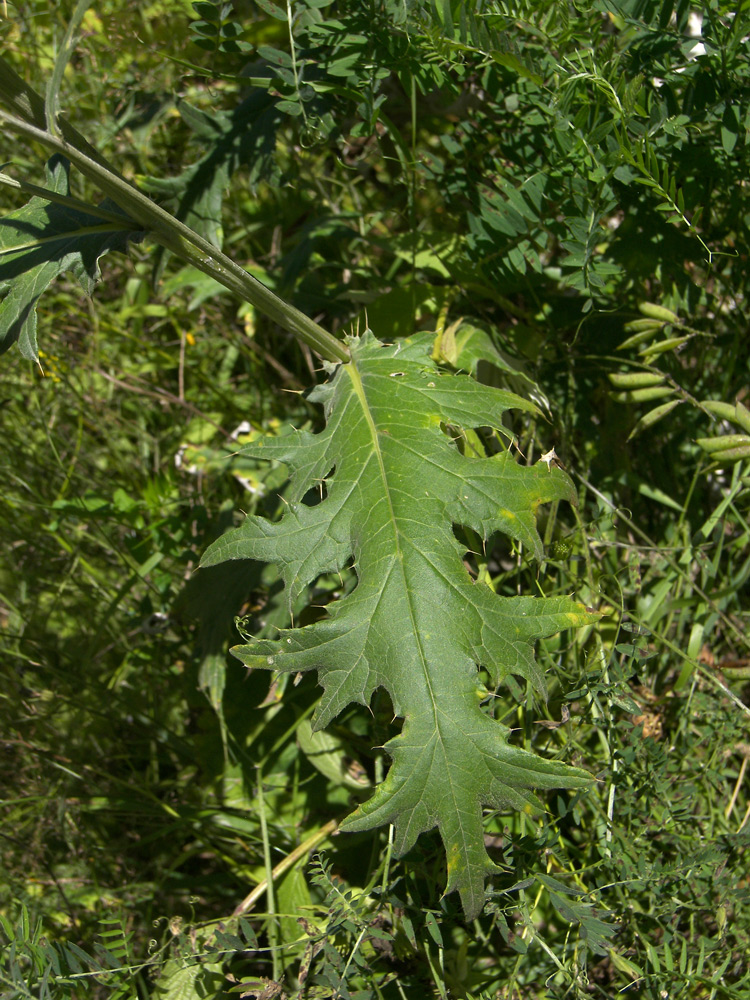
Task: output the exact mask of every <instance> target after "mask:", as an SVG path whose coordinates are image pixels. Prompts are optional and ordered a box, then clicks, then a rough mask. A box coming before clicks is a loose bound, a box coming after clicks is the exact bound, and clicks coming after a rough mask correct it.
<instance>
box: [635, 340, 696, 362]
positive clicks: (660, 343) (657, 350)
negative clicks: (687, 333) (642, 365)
mask: <svg viewBox="0 0 750 1000" xmlns="http://www.w3.org/2000/svg"><path fill="white" fill-rule="evenodd" d="M687 340H690V337H668V338H667V339H666V340H657V341H656V343H655V344H651V345H650V346H648V347H644V348H643V349H642V350H640V351H639V352H638V353H639V354H647V355H648V356H649V357H651V355H653V354H664V353H665V352H666V351H673V350H674V349H675V348H676V347H679V346H680V344H684V343H685V341H687Z"/></svg>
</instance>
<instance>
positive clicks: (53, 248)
mask: <svg viewBox="0 0 750 1000" xmlns="http://www.w3.org/2000/svg"><path fill="white" fill-rule="evenodd" d="M68 167H69V164H68V161H67V160H66V159H65V158H64V157H62V156H57V155H56V156H53V157H52V159H51V160H50V161H49V163H48V164H47V183H48V190H49V191H50V194H51V195H58V196H60V200H59V201H54V200H49V201H47V200H45V199H44V198H41V197H34V198H32V199H31V200H30V201H29V202H28V204H27V205H24V207H23V208H21V209H19V210H18V211H17V212H13V213H11V214H10V215H6V216H5V217H4V218H2V219H0V290H2V286H3V284H4V283H6V282H7V283H9V284H10V289H9V291H8V292H7V294H6V296H5V298H4V299H2V301H1V302H0V354H2V353H4V352H5V351H7V350H8V348H9V347H10V346H11V345H12V344H14V343H16V341H17V342H18V348H19V350H20V352H21V354H22V355H23V356H24V357H25V358H28V359H29V360H30V361H37V360H38V357H39V355H38V349H37V336H36V327H37V322H36V307H37V303H38V301H39V299H40V297H41V296H42V295H43V294H44V292H45V291H46V290H47V288H48V287H49V285H50V284H51V283H52V282H53V281H54V280H55V279H56V278H58V277H59V276H60V275H61V274H64V273H65V272H66V271H70V272H71V273H72V274H74V275H75V277H76V278H77V279H78V281H79V283H80V285H81V287H82V288H83V290H84V291H85V292H86V293H87V294H91V292H92V291H93V289H94V285H95V283H96V281H97V279H98V278H99V258H100V257H101V256H102V255H103V254H105V253H106V252H107V251H108V250H126V249H127V244H128V241H129V240H139V239H141V238H142V237H143V232H142V231H139V227H138V226H137V224H136V223H134V222H132V221H131V220H130V219H128V217H127V216H126V215H123V214H122V212H121V210H120V209H118V208H117V206H116V205H114V204H113V203H111V202H104V203H103V204H102V205H101V206H99V207H100V209H101V211H102V215H101V216H100V215H97V214H95V212H96V210H95V209H92V211H91V212H88V213H87V212H85V211H82V210H81V209H80V208H79V207H78V203H77V202H76V201H75V199H71V198H69V197H68V191H69V186H68ZM66 202H67V203H66ZM118 217H121V221H120V218H118Z"/></svg>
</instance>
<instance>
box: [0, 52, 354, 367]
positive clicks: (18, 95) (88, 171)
mask: <svg viewBox="0 0 750 1000" xmlns="http://www.w3.org/2000/svg"><path fill="white" fill-rule="evenodd" d="M15 76H16V75H15V73H14V72H13V70H11V69H10V67H8V66H7V65H6V64H4V63H3V60H2V59H0V100H2V101H4V102H5V103H6V104H9V105H10V106H11V107H12V108H13V109H14V110H15V111H16V112H18V113H19V114H20V115H21V117H16V116H15V115H11V114H8V113H7V112H5V111H0V122H2V123H3V124H5V125H6V127H7V128H9V129H11V130H12V131H13V132H16V133H18V134H20V135H24V136H26V138H28V139H34V140H36V141H37V142H40V143H41V144H42V145H44V146H46V147H47V148H48V149H50V150H52V151H53V152H55V153H60V154H62V155H63V156H65V157H66V158H67V159H68V160H70V162H71V163H73V164H75V166H76V167H78V169H79V170H80V171H81V173H82V174H83V175H84V176H85V177H88V179H89V180H90V181H92V183H94V184H95V185H96V186H97V187H98V188H99V190H100V191H101V192H102V193H103V194H105V195H106V196H107V197H108V198H111V200H112V201H113V202H115V204H116V205H118V206H119V207H120V208H121V209H123V210H124V211H125V212H127V214H128V215H129V216H130V218H131V219H133V220H134V221H135V222H136V223H137V224H138V225H139V226H142V227H143V229H145V230H146V231H147V232H148V233H149V234H150V235H151V237H152V238H153V239H154V240H155V241H156V242H157V243H159V244H160V245H161V246H163V247H164V248H165V249H167V250H170V251H171V252H172V253H173V254H175V256H177V257H179V258H180V259H181V260H184V261H186V262H187V263H189V264H192V265H193V267H196V268H197V269H198V270H199V271H202V272H203V273H204V274H207V275H209V276H210V277H212V278H214V279H215V280H216V281H218V282H219V283H220V284H222V285H224V287H225V288H228V289H230V291H233V292H234V293H235V294H236V295H238V296H239V297H240V298H241V299H243V300H244V301H246V302H250V303H251V304H252V305H254V306H255V307H256V308H257V309H258V310H260V312H262V313H264V314H265V315H266V316H268V318H269V319H271V320H272V321H273V322H274V323H277V324H278V325H279V326H280V327H282V328H283V329H285V330H288V331H289V332H290V333H291V334H293V335H294V336H295V337H297V338H298V339H299V340H302V341H303V342H304V343H306V344H307V345H308V346H309V347H311V348H312V349H313V350H314V351H317V353H318V354H320V355H321V357H323V358H325V359H326V360H327V361H332V362H345V361H348V360H349V358H350V354H349V350H348V348H347V347H346V346H345V345H344V344H342V343H341V342H340V341H339V340H337V339H336V338H335V337H334V336H332V335H331V334H330V333H328V332H327V331H326V330H324V329H323V327H322V326H319V325H318V324H317V323H315V322H314V321H313V320H311V319H310V318H309V316H305V314H304V313H303V312H300V310H299V309H296V308H295V307H294V306H292V305H289V304H288V303H287V302H284V300H283V299H281V298H279V296H278V295H275V294H274V293H273V292H272V291H271V290H270V289H269V288H266V286H265V285H263V284H262V283H261V282H260V281H258V280H257V279H256V278H254V277H253V276H252V275H250V274H248V273H247V271H246V270H245V269H244V268H243V267H241V266H240V265H239V264H236V263H235V262H234V261H233V260H231V259H230V258H229V257H227V256H226V254H224V253H222V252H221V251H220V250H217V248H216V247H214V246H213V245H212V244H211V243H209V242H208V240H206V239H204V238H203V237H202V236H200V235H199V234H198V233H196V232H194V231H193V230H192V229H190V227H189V226H186V225H185V224H184V223H182V222H180V221H179V219H176V218H175V217H174V216H172V215H170V213H169V212H166V211H165V210H164V209H163V208H161V207H160V206H159V205H157V204H155V202H153V201H151V199H150V198H148V197H147V196H146V195H144V194H143V193H142V192H141V191H139V190H138V189H137V188H136V187H134V186H133V185H132V184H131V183H130V182H129V181H127V180H125V178H124V177H122V176H121V175H120V174H118V173H117V172H116V171H115V170H113V168H112V167H111V166H110V165H109V164H108V163H107V162H106V160H103V158H102V157H101V156H100V155H99V154H98V153H97V151H96V150H95V149H94V148H93V147H92V146H90V145H89V143H88V142H87V141H86V140H85V139H84V138H83V136H80V135H79V133H78V132H77V131H76V130H75V129H74V128H72V126H69V125H67V123H65V122H64V120H63V119H59V121H58V127H59V128H60V133H61V138H58V137H56V136H53V135H51V134H50V133H49V132H48V131H47V130H46V129H45V128H43V127H40V125H39V120H40V118H41V120H42V124H43V122H44V101H43V100H42V98H41V97H40V96H39V95H38V94H36V92H35V91H33V90H32V89H31V88H30V87H27V86H26V85H25V84H24V83H23V81H22V80H20V78H15V79H14V77H15Z"/></svg>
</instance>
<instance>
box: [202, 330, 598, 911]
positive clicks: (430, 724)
mask: <svg viewBox="0 0 750 1000" xmlns="http://www.w3.org/2000/svg"><path fill="white" fill-rule="evenodd" d="M350 346H351V350H352V361H351V363H348V364H344V365H341V366H340V367H339V368H338V369H337V371H336V373H335V375H333V377H332V379H331V381H330V382H328V383H327V384H326V385H324V386H322V387H320V388H319V389H317V390H316V391H315V393H314V397H313V398H315V399H317V400H318V401H319V402H322V403H324V404H325V411H326V416H327V425H326V428H325V430H324V431H322V432H321V433H320V434H311V433H309V432H306V431H300V432H297V433H295V434H293V435H290V436H287V437H283V438H268V439H265V440H261V441H259V442H257V443H254V444H253V445H251V446H250V448H249V449H248V453H249V454H252V455H253V456H255V457H261V456H263V455H265V456H266V457H267V458H269V459H275V460H277V461H282V462H285V463H287V464H288V466H289V468H290V469H292V470H293V473H292V483H291V492H290V503H289V507H288V509H287V511H286V512H285V514H284V516H283V517H282V518H281V520H280V521H278V522H275V523H274V522H271V521H268V520H266V519H265V518H262V517H256V516H252V517H248V518H247V519H246V521H245V522H244V523H243V525H242V526H241V527H239V528H236V529H234V530H233V531H229V532H227V533H226V534H225V535H223V536H222V537H221V538H220V539H218V541H217V542H215V543H214V544H213V545H212V546H211V547H210V549H209V550H208V552H207V553H206V556H205V557H204V560H203V564H204V565H212V564H215V563H218V562H222V561H224V560H228V559H247V558H252V559H260V560H265V561H271V562H275V563H277V564H278V566H279V567H280V569H281V572H282V575H283V578H284V581H285V583H286V587H287V592H288V599H289V601H290V603H291V602H293V601H294V599H295V597H296V595H297V594H298V593H299V592H300V591H301V589H302V588H303V587H305V586H306V585H307V584H308V583H309V582H310V581H312V580H314V579H315V578H316V577H317V576H318V575H319V574H321V573H328V572H333V571H336V570H339V569H341V568H343V566H344V565H346V564H347V563H348V561H349V560H350V559H353V564H354V568H355V571H356V574H357V579H358V584H357V586H356V587H355V589H354V590H353V592H352V593H351V594H350V595H349V596H348V597H345V598H344V599H343V600H340V601H337V602H334V603H333V604H331V605H329V614H328V616H327V617H326V618H325V619H324V620H322V621H318V622H316V623H315V624H312V625H308V626H306V627H304V628H291V629H286V630H283V631H282V632H281V633H280V637H279V639H278V640H275V641H271V640H264V641H256V642H254V643H251V644H249V645H245V646H237V647H235V648H234V650H233V652H234V654H235V655H236V656H238V657H239V659H241V660H242V661H243V662H244V663H245V664H247V666H249V667H265V668H271V669H274V670H280V671H303V670H311V669H317V670H318V671H319V679H320V683H321V684H322V686H323V688H324V694H323V697H322V699H321V703H320V707H319V711H318V714H317V717H316V720H315V726H316V727H317V728H321V727H323V726H325V725H327V724H328V723H329V722H330V721H331V719H333V718H334V716H336V715H337V714H338V713H339V712H341V710H342V709H343V708H344V707H345V706H346V705H347V704H349V703H350V702H360V703H362V704H364V705H366V704H368V703H369V701H370V698H371V696H372V694H373V692H374V691H375V689H376V688H378V687H383V688H385V689H386V690H387V691H388V692H389V694H390V696H391V699H392V701H393V705H394V708H395V711H396V713H397V714H398V715H399V716H401V717H403V719H404V725H403V730H402V732H401V734H400V735H399V736H397V737H396V738H395V739H393V740H391V741H390V742H389V743H388V744H387V746H386V749H387V750H388V752H389V754H390V755H391V757H392V758H393V763H392V766H391V769H390V771H389V774H388V777H387V779H386V780H385V782H383V784H382V785H381V786H380V787H379V788H378V789H377V791H376V792H375V794H374V795H373V796H372V798H371V799H370V800H369V801H367V802H366V803H365V804H364V805H362V806H360V807H359V808H358V809H357V810H356V811H355V812H354V814H353V815H352V816H351V817H349V819H348V820H347V821H346V822H345V824H344V829H348V830H363V829H369V828H371V827H374V826H377V825H379V824H382V823H389V822H390V823H393V824H395V841H394V843H395V849H396V850H397V851H398V852H399V853H403V852H404V851H406V850H408V849H409V848H410V847H411V846H412V845H413V844H414V842H415V840H416V838H417V836H418V835H419V834H420V833H421V832H423V831H425V830H429V829H430V828H432V827H433V826H437V827H438V828H439V830H440V834H441V837H442V839H443V842H444V844H445V848H446V852H447V855H448V884H447V891H450V890H453V889H458V890H460V893H461V899H462V902H463V906H464V909H465V911H466V913H467V915H468V916H474V915H476V914H477V913H478V912H479V911H480V910H481V908H482V906H483V904H484V898H485V897H484V892H483V883H484V876H485V875H486V874H488V873H490V872H492V871H494V870H495V866H494V865H493V864H492V863H491V861H490V860H489V858H488V857H487V854H486V852H485V850H484V845H483V835H482V813H481V810H482V806H483V805H485V806H492V807H494V808H501V807H508V806H510V807H513V808H516V809H528V808H538V807H539V803H538V801H537V799H536V798H535V796H534V795H533V794H532V792H531V789H532V788H551V787H583V786H585V785H586V784H587V783H588V782H589V781H590V776H589V775H588V774H587V773H586V772H584V771H580V770H577V769H574V768H572V767H568V766H567V765H565V764H563V763H561V762H557V761H551V760H546V759H543V758H542V757H539V756H537V755H535V754H533V753H530V752H527V751H525V750H522V749H519V748H517V747H514V746H510V745H509V744H508V743H507V736H508V732H509V731H508V729H506V728H505V727H504V726H502V725H501V724H500V723H498V722H496V721H495V720H493V719H492V718H491V717H490V716H489V715H488V714H487V713H486V712H485V711H484V710H483V709H482V707H481V702H482V699H483V697H486V694H487V692H486V691H485V690H483V688H482V685H481V684H480V679H479V676H478V666H479V665H481V666H482V667H484V668H485V669H486V670H487V671H488V673H489V675H490V676H491V678H492V681H493V683H494V684H496V685H497V684H499V683H500V682H501V681H502V679H503V677H505V676H506V675H508V674H510V673H512V674H519V675H522V676H523V677H525V678H526V679H527V680H528V681H529V682H530V683H531V684H532V685H533V686H534V688H535V689H536V690H537V691H539V692H541V693H543V692H544V687H545V686H544V678H543V676H542V673H541V671H540V669H539V667H538V665H537V664H536V662H535V660H534V654H533V643H534V640H536V639H538V638H540V637H542V636H548V635H552V634H553V633H555V632H557V631H559V630H560V629H563V628H569V627H572V626H578V625H583V624H584V623H587V622H590V621H592V620H594V619H595V618H596V616H595V615H594V614H592V613H590V612H589V611H588V610H587V609H586V608H585V607H584V606H583V605H581V604H577V603H575V602H574V601H572V600H571V599H569V598H567V597H559V598H550V599H544V598H534V597H514V598H503V597H499V596H498V595H496V594H495V593H494V592H493V591H492V590H491V589H490V587H488V586H487V585H486V584H483V583H476V582H474V581H473V579H472V578H471V576H470V574H469V572H468V571H467V569H466V568H465V566H464V562H463V556H464V547H462V546H461V544H460V543H459V542H458V540H457V538H456V537H455V535H454V532H453V526H454V525H462V526H465V527H467V528H471V529H473V530H474V531H476V532H477V533H478V534H479V535H480V536H481V537H482V538H483V539H485V540H486V539H489V537H490V535H491V534H492V533H493V532H496V531H502V532H505V533H506V534H507V535H510V536H511V537H512V538H514V539H516V540H517V541H519V542H522V543H523V544H524V545H526V546H528V547H529V548H530V549H531V551H532V552H534V553H535V555H536V556H540V555H541V551H542V547H541V542H540V539H539V536H538V534H537V531H536V526H535V510H536V508H537V506H538V505H539V504H540V503H542V502H545V501H550V500H561V499H569V500H572V499H573V488H572V484H571V483H570V481H569V480H568V479H567V477H566V476H565V475H564V474H563V473H562V472H561V471H560V470H559V469H556V468H551V467H550V466H549V465H548V464H546V463H544V462H540V463H538V464H537V465H536V466H534V467H530V468H529V467H523V466H521V465H519V464H518V463H517V462H516V461H514V459H513V457H512V455H511V454H510V452H507V451H506V452H503V453H501V454H498V455H494V456H492V457H489V458H479V457H476V458H472V457H468V456H467V455H464V454H462V453H461V451H460V450H459V448H458V447H457V446H456V443H455V440H454V436H455V435H451V434H448V433H446V428H447V427H449V426H450V427H452V428H476V427H480V426H487V427H492V428H499V427H500V426H501V421H502V415H503V412H504V411H505V410H507V409H508V408H510V407H514V408H520V409H524V410H530V411H533V410H534V409H535V407H534V405H533V404H532V403H529V402H527V401H526V400H524V399H522V398H521V397H519V396H516V395H514V394H513V393H510V392H503V391H501V390H498V389H493V388H490V387H488V386H484V385H481V384H480V383H478V382H476V381H474V380H473V379H472V378H471V377H469V376H464V375H446V374H444V373H442V372H441V371H440V369H439V368H438V367H437V366H436V365H435V364H434V363H433V362H432V361H431V360H430V357H429V352H430V349H431V347H432V337H431V336H429V335H427V336H425V335H420V336H417V337H414V338H412V339H411V340H409V341H405V342H401V343H399V344H397V345H395V346H394V345H389V346H385V345H383V344H381V343H380V342H379V341H377V340H376V339H375V338H374V337H373V336H372V335H371V334H370V333H367V334H366V335H365V336H364V337H363V338H362V339H356V338H355V339H353V340H352V341H351V342H350ZM314 487H319V488H320V490H321V495H323V494H325V495H324V498H323V499H322V500H321V501H320V502H319V503H316V504H315V505H312V506H311V505H308V504H307V503H304V502H303V498H305V495H306V494H308V491H309V490H311V489H312V488H314Z"/></svg>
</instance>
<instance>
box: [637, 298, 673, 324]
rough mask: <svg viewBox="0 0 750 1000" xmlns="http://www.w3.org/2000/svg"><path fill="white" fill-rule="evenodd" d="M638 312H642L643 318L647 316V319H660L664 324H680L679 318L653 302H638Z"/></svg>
mask: <svg viewBox="0 0 750 1000" xmlns="http://www.w3.org/2000/svg"><path fill="white" fill-rule="evenodd" d="M638 311H639V312H642V313H643V315H644V316H648V317H649V319H660V320H662V321H663V322H664V323H679V322H680V317H679V316H678V315H677V314H676V313H673V312H672V310H671V309H666V308H665V307H664V306H658V305H656V303H655V302H639V303H638Z"/></svg>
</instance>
